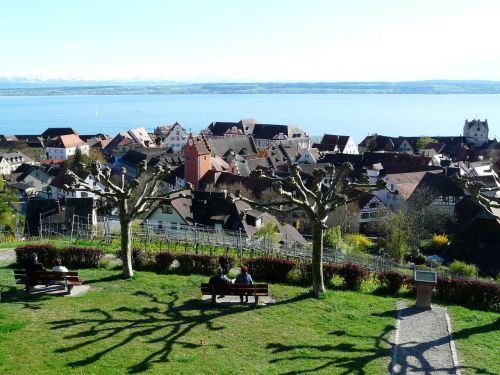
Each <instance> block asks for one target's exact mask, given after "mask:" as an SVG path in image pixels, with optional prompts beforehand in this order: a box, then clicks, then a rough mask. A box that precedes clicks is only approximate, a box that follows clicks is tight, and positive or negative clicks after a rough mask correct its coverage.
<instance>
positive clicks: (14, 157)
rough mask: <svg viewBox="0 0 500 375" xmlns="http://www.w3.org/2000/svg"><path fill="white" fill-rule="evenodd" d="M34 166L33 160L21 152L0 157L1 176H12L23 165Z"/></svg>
mask: <svg viewBox="0 0 500 375" xmlns="http://www.w3.org/2000/svg"><path fill="white" fill-rule="evenodd" d="M23 163H24V164H34V162H33V160H32V159H31V158H30V157H28V156H26V155H24V154H23V153H22V152H21V151H17V152H8V153H5V154H1V155H0V174H10V173H12V171H14V170H15V169H17V168H18V167H19V166H20V165H21V164H23Z"/></svg>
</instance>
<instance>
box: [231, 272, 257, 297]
mask: <svg viewBox="0 0 500 375" xmlns="http://www.w3.org/2000/svg"><path fill="white" fill-rule="evenodd" d="M240 271H241V272H240V274H239V275H238V276H236V279H235V280H234V283H235V284H253V280H252V276H250V274H249V273H248V268H247V267H245V266H243V267H241V269H240ZM240 302H241V303H243V294H241V295H240ZM245 303H248V294H245Z"/></svg>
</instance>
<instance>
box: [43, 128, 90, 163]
mask: <svg viewBox="0 0 500 375" xmlns="http://www.w3.org/2000/svg"><path fill="white" fill-rule="evenodd" d="M45 147H46V150H47V156H48V158H49V159H50V160H57V159H62V160H68V158H69V157H70V156H74V155H75V152H76V150H77V149H79V150H80V151H81V153H82V154H83V155H88V154H89V145H88V144H87V143H85V142H84V141H83V140H82V139H81V138H80V137H79V136H77V135H75V134H68V135H59V136H57V137H55V138H50V139H49V140H48V141H47V142H46V143H45Z"/></svg>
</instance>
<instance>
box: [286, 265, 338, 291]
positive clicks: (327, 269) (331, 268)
mask: <svg viewBox="0 0 500 375" xmlns="http://www.w3.org/2000/svg"><path fill="white" fill-rule="evenodd" d="M339 269H340V266H339V265H337V264H334V263H323V279H324V282H325V286H329V285H330V282H331V280H332V278H333V276H334V275H337V274H338V272H339ZM293 273H295V276H296V277H295V278H293V280H290V281H295V282H297V283H299V284H301V285H311V283H312V263H311V262H302V263H299V264H297V265H296V266H295V267H294V269H293Z"/></svg>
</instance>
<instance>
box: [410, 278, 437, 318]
mask: <svg viewBox="0 0 500 375" xmlns="http://www.w3.org/2000/svg"><path fill="white" fill-rule="evenodd" d="M413 281H414V283H415V286H416V287H417V303H416V306H417V307H418V308H421V309H431V308H432V307H431V300H432V288H433V286H434V285H436V284H437V274H436V272H434V271H420V270H415V271H413Z"/></svg>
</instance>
